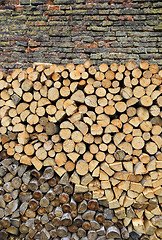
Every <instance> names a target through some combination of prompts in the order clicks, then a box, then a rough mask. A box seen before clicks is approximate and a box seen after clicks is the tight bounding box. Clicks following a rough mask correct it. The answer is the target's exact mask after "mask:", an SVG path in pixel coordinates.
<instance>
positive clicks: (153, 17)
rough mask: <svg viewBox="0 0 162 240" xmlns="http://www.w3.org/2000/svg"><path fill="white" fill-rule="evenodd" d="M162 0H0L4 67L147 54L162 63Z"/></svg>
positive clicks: (123, 58)
mask: <svg viewBox="0 0 162 240" xmlns="http://www.w3.org/2000/svg"><path fill="white" fill-rule="evenodd" d="M161 7H162V2H161V1H160V0H159V1H155V0H151V1H147V0H0V70H2V69H3V71H6V72H7V71H8V69H14V68H17V67H22V66H23V68H26V67H27V66H31V64H32V63H33V62H35V61H37V62H38V61H40V62H52V63H57V64H64V65H65V64H66V63H67V62H74V64H79V63H83V62H84V61H85V60H87V59H91V60H92V62H93V63H94V64H97V65H99V63H100V62H105V63H108V64H110V63H112V62H117V63H118V62H120V63H125V62H127V61H128V60H131V59H133V60H135V62H136V63H137V64H138V63H139V61H141V60H148V61H149V63H155V62H156V63H158V64H159V65H162V59H161V52H162V32H161V30H162V23H160V21H161V19H162V14H161V13H162V8H161Z"/></svg>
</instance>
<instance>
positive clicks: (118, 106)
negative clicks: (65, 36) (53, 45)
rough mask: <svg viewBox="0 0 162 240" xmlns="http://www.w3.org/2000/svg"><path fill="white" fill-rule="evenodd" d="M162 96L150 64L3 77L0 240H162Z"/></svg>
mask: <svg viewBox="0 0 162 240" xmlns="http://www.w3.org/2000/svg"><path fill="white" fill-rule="evenodd" d="M161 92H162V70H159V68H158V66H157V65H156V64H153V65H149V64H148V63H147V62H141V63H140V66H139V67H136V66H135V63H134V62H132V61H130V62H128V63H126V65H120V66H118V65H117V64H115V63H113V64H111V65H110V66H108V65H106V64H101V65H100V66H99V68H98V69H97V68H96V67H94V66H93V65H92V64H91V62H90V61H87V62H85V63H84V65H77V66H74V64H72V63H69V64H67V65H66V67H63V66H57V65H55V64H41V63H35V64H34V65H33V67H29V68H28V69H27V70H26V71H24V70H22V69H16V70H15V71H14V72H13V73H12V74H11V75H6V74H4V73H2V72H0V97H1V98H0V121H1V126H0V133H1V136H0V151H1V159H2V160H1V166H0V167H1V168H0V177H1V179H0V183H1V194H2V197H1V201H0V218H1V224H0V229H1V232H0V238H1V237H2V238H3V239H5V237H6V239H9V238H8V236H9V235H10V234H11V235H15V236H19V238H18V239H23V238H25V239H45V240H46V239H62V238H64V237H66V239H81V238H82V239H100V240H102V239H105V238H107V239H111V238H122V239H128V238H129V235H130V236H131V238H132V239H137V238H140V237H141V236H142V237H141V239H143V240H144V239H151V240H156V239H160V238H162V234H161V231H160V228H161V227H162V219H161V209H160V207H161V204H162V191H161V185H162V170H161V169H162V153H161V149H162V140H161V136H160V135H161V131H162V120H161V117H162V112H161V107H162V95H161ZM5 234H6V235H5ZM143 234H145V235H143ZM148 236H149V237H148Z"/></svg>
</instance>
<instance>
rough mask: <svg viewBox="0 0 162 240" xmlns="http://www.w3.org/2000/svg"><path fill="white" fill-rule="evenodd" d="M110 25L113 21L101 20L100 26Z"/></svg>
mask: <svg viewBox="0 0 162 240" xmlns="http://www.w3.org/2000/svg"><path fill="white" fill-rule="evenodd" d="M111 25H113V21H103V22H102V26H103V27H104V26H111Z"/></svg>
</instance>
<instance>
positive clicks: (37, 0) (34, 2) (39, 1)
mask: <svg viewBox="0 0 162 240" xmlns="http://www.w3.org/2000/svg"><path fill="white" fill-rule="evenodd" d="M45 2H46V0H31V4H32V5H42V4H44V3H45Z"/></svg>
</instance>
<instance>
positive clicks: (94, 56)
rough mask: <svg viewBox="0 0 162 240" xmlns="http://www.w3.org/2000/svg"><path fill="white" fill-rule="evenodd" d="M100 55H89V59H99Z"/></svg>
mask: <svg viewBox="0 0 162 240" xmlns="http://www.w3.org/2000/svg"><path fill="white" fill-rule="evenodd" d="M101 57H102V54H101V53H96V54H93V53H92V54H91V55H90V59H101Z"/></svg>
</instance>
